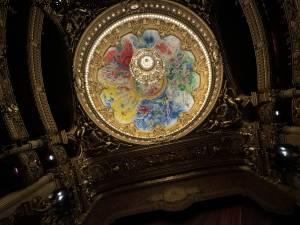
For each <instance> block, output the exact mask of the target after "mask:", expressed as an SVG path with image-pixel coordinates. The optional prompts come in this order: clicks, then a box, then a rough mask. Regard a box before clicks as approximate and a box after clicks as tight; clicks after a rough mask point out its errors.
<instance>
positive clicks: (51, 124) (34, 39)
mask: <svg viewBox="0 0 300 225" xmlns="http://www.w3.org/2000/svg"><path fill="white" fill-rule="evenodd" d="M43 19H44V13H43V11H42V9H40V8H39V7H37V6H32V7H31V9H30V16H29V27H28V30H29V32H28V65H29V68H30V69H29V74H30V81H31V87H32V90H33V95H34V99H35V103H36V106H37V109H38V112H39V115H40V117H41V120H42V123H43V125H44V128H45V130H46V132H47V133H49V134H54V133H57V126H56V122H55V120H54V118H53V115H52V112H51V109H50V106H49V103H48V100H47V95H46V92H45V87H44V82H43V73H42V65H41V34H42V29H43Z"/></svg>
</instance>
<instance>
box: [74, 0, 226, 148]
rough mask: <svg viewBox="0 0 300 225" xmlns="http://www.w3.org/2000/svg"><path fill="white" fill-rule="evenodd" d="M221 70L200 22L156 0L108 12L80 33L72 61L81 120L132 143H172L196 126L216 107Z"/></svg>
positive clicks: (186, 11)
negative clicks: (83, 116)
mask: <svg viewBox="0 0 300 225" xmlns="http://www.w3.org/2000/svg"><path fill="white" fill-rule="evenodd" d="M222 73H223V71H222V59H221V57H220V53H219V50H218V44H217V41H216V39H215V37H214V35H213V33H212V32H211V30H210V29H209V27H208V26H207V25H206V24H205V23H204V21H203V20H202V19H201V18H199V17H198V16H197V15H196V14H194V13H193V12H192V11H190V10H189V9H187V8H186V7H184V6H182V5H180V4H177V3H174V2H170V1H161V0H160V1H141V2H137V3H131V4H127V5H125V4H118V5H115V6H113V7H111V8H110V9H108V10H107V11H105V12H104V13H102V14H101V15H99V16H98V17H97V18H96V19H95V20H94V21H93V22H92V23H91V24H90V26H89V27H88V28H87V29H86V31H85V32H84V34H83V36H82V38H81V40H80V42H79V45H78V47H77V50H76V53H75V58H74V75H75V81H76V91H77V96H78V98H79V101H80V103H81V105H82V107H83V109H84V110H85V112H86V113H87V115H88V116H89V117H90V118H91V119H92V120H93V121H94V123H95V124H97V125H98V126H99V127H100V128H101V129H103V130H104V131H106V132H107V133H109V134H111V135H113V136H114V137H117V138H119V139H122V140H124V141H127V142H131V143H136V144H152V143H157V142H161V141H169V140H173V139H177V138H179V137H182V136H184V135H186V134H187V133H189V132H190V131H192V130H193V129H194V128H195V127H197V126H198V125H199V124H200V123H201V122H203V120H204V119H205V118H206V117H207V115H208V114H209V113H210V111H211V110H212V108H213V106H214V104H215V102H216V99H217V97H218V95H219V91H220V88H221V83H222Z"/></svg>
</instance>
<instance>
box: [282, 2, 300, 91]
mask: <svg viewBox="0 0 300 225" xmlns="http://www.w3.org/2000/svg"><path fill="white" fill-rule="evenodd" d="M283 6H284V10H285V14H286V18H287V21H288V23H289V31H290V37H291V45H292V68H293V82H294V84H295V86H300V2H299V0H285V1H284V4H283Z"/></svg>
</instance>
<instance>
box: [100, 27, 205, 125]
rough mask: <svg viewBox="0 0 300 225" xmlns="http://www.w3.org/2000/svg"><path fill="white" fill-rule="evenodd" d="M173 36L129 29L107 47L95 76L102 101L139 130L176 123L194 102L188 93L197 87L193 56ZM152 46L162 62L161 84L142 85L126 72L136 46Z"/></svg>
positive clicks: (197, 76) (122, 122)
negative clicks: (131, 31) (137, 33)
mask: <svg viewBox="0 0 300 225" xmlns="http://www.w3.org/2000/svg"><path fill="white" fill-rule="evenodd" d="M180 46H181V43H180V40H179V39H178V38H177V37H175V36H166V37H162V38H161V37H160V35H159V33H158V32H157V31H156V30H146V31H145V32H144V33H143V35H141V36H139V37H137V36H136V35H134V34H132V33H130V34H127V35H125V36H123V37H122V39H121V40H120V43H119V44H117V45H116V46H115V47H111V48H109V49H108V50H107V52H106V53H105V55H104V58H103V65H104V66H103V67H102V68H100V69H99V71H98V80H99V82H100V83H101V86H103V87H104V89H103V91H102V92H101V101H102V103H103V104H104V105H105V106H106V107H108V108H111V109H112V110H113V112H114V117H115V119H116V120H117V121H118V122H119V123H121V124H130V123H134V124H135V126H136V128H137V129H138V130H140V131H151V130H153V129H154V128H155V127H156V126H157V125H160V126H163V127H166V128H167V127H169V126H173V125H174V124H176V122H177V120H178V116H179V114H180V113H182V112H188V111H189V110H190V109H191V108H192V107H193V105H194V99H193V95H192V93H193V92H194V91H195V90H196V89H197V88H198V87H199V84H200V77H199V75H198V74H197V73H195V72H194V70H193V66H194V63H195V58H194V56H193V54H192V53H191V52H190V51H184V50H182V49H181V48H180ZM142 48H146V49H155V50H156V51H157V52H158V53H159V55H160V57H161V58H162V60H163V61H164V64H165V84H164V82H158V83H156V84H155V85H145V84H141V83H139V82H137V81H136V80H135V79H134V78H133V76H132V75H131V73H130V69H129V65H130V62H131V59H132V56H133V54H134V52H135V51H137V50H138V49H142Z"/></svg>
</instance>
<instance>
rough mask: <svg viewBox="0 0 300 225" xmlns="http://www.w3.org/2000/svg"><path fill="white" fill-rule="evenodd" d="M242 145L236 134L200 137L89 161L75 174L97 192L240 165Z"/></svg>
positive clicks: (239, 136) (242, 162) (135, 149)
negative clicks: (204, 169)
mask: <svg viewBox="0 0 300 225" xmlns="http://www.w3.org/2000/svg"><path fill="white" fill-rule="evenodd" d="M244 142H245V140H244V138H243V137H242V136H241V135H239V134H237V133H219V134H210V135H206V136H205V135H203V136H201V137H194V138H193V139H185V140H181V141H177V142H174V143H169V144H165V145H159V146H151V147H143V148H141V147H140V148H134V149H131V150H127V151H125V150H124V151H122V152H119V153H115V154H108V155H106V156H99V157H97V158H93V159H89V160H86V161H84V164H82V165H83V166H82V167H79V168H78V169H77V170H78V172H77V173H78V174H80V175H79V177H82V179H84V180H86V181H85V182H89V183H93V186H94V189H95V190H97V192H99V191H100V190H101V191H102V190H106V189H109V188H112V187H115V186H118V185H120V184H125V183H130V182H131V183H133V182H136V181H139V180H143V179H151V177H155V176H167V175H170V174H176V173H180V172H183V171H190V170H195V169H199V168H206V167H211V166H214V165H215V163H217V162H219V163H220V162H221V161H222V164H223V165H228V164H236V163H238V164H244V161H243V159H242V158H241V152H242V150H241V146H243V145H244V144H245V143H244ZM108 181H109V182H108ZM82 182H83V181H82Z"/></svg>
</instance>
